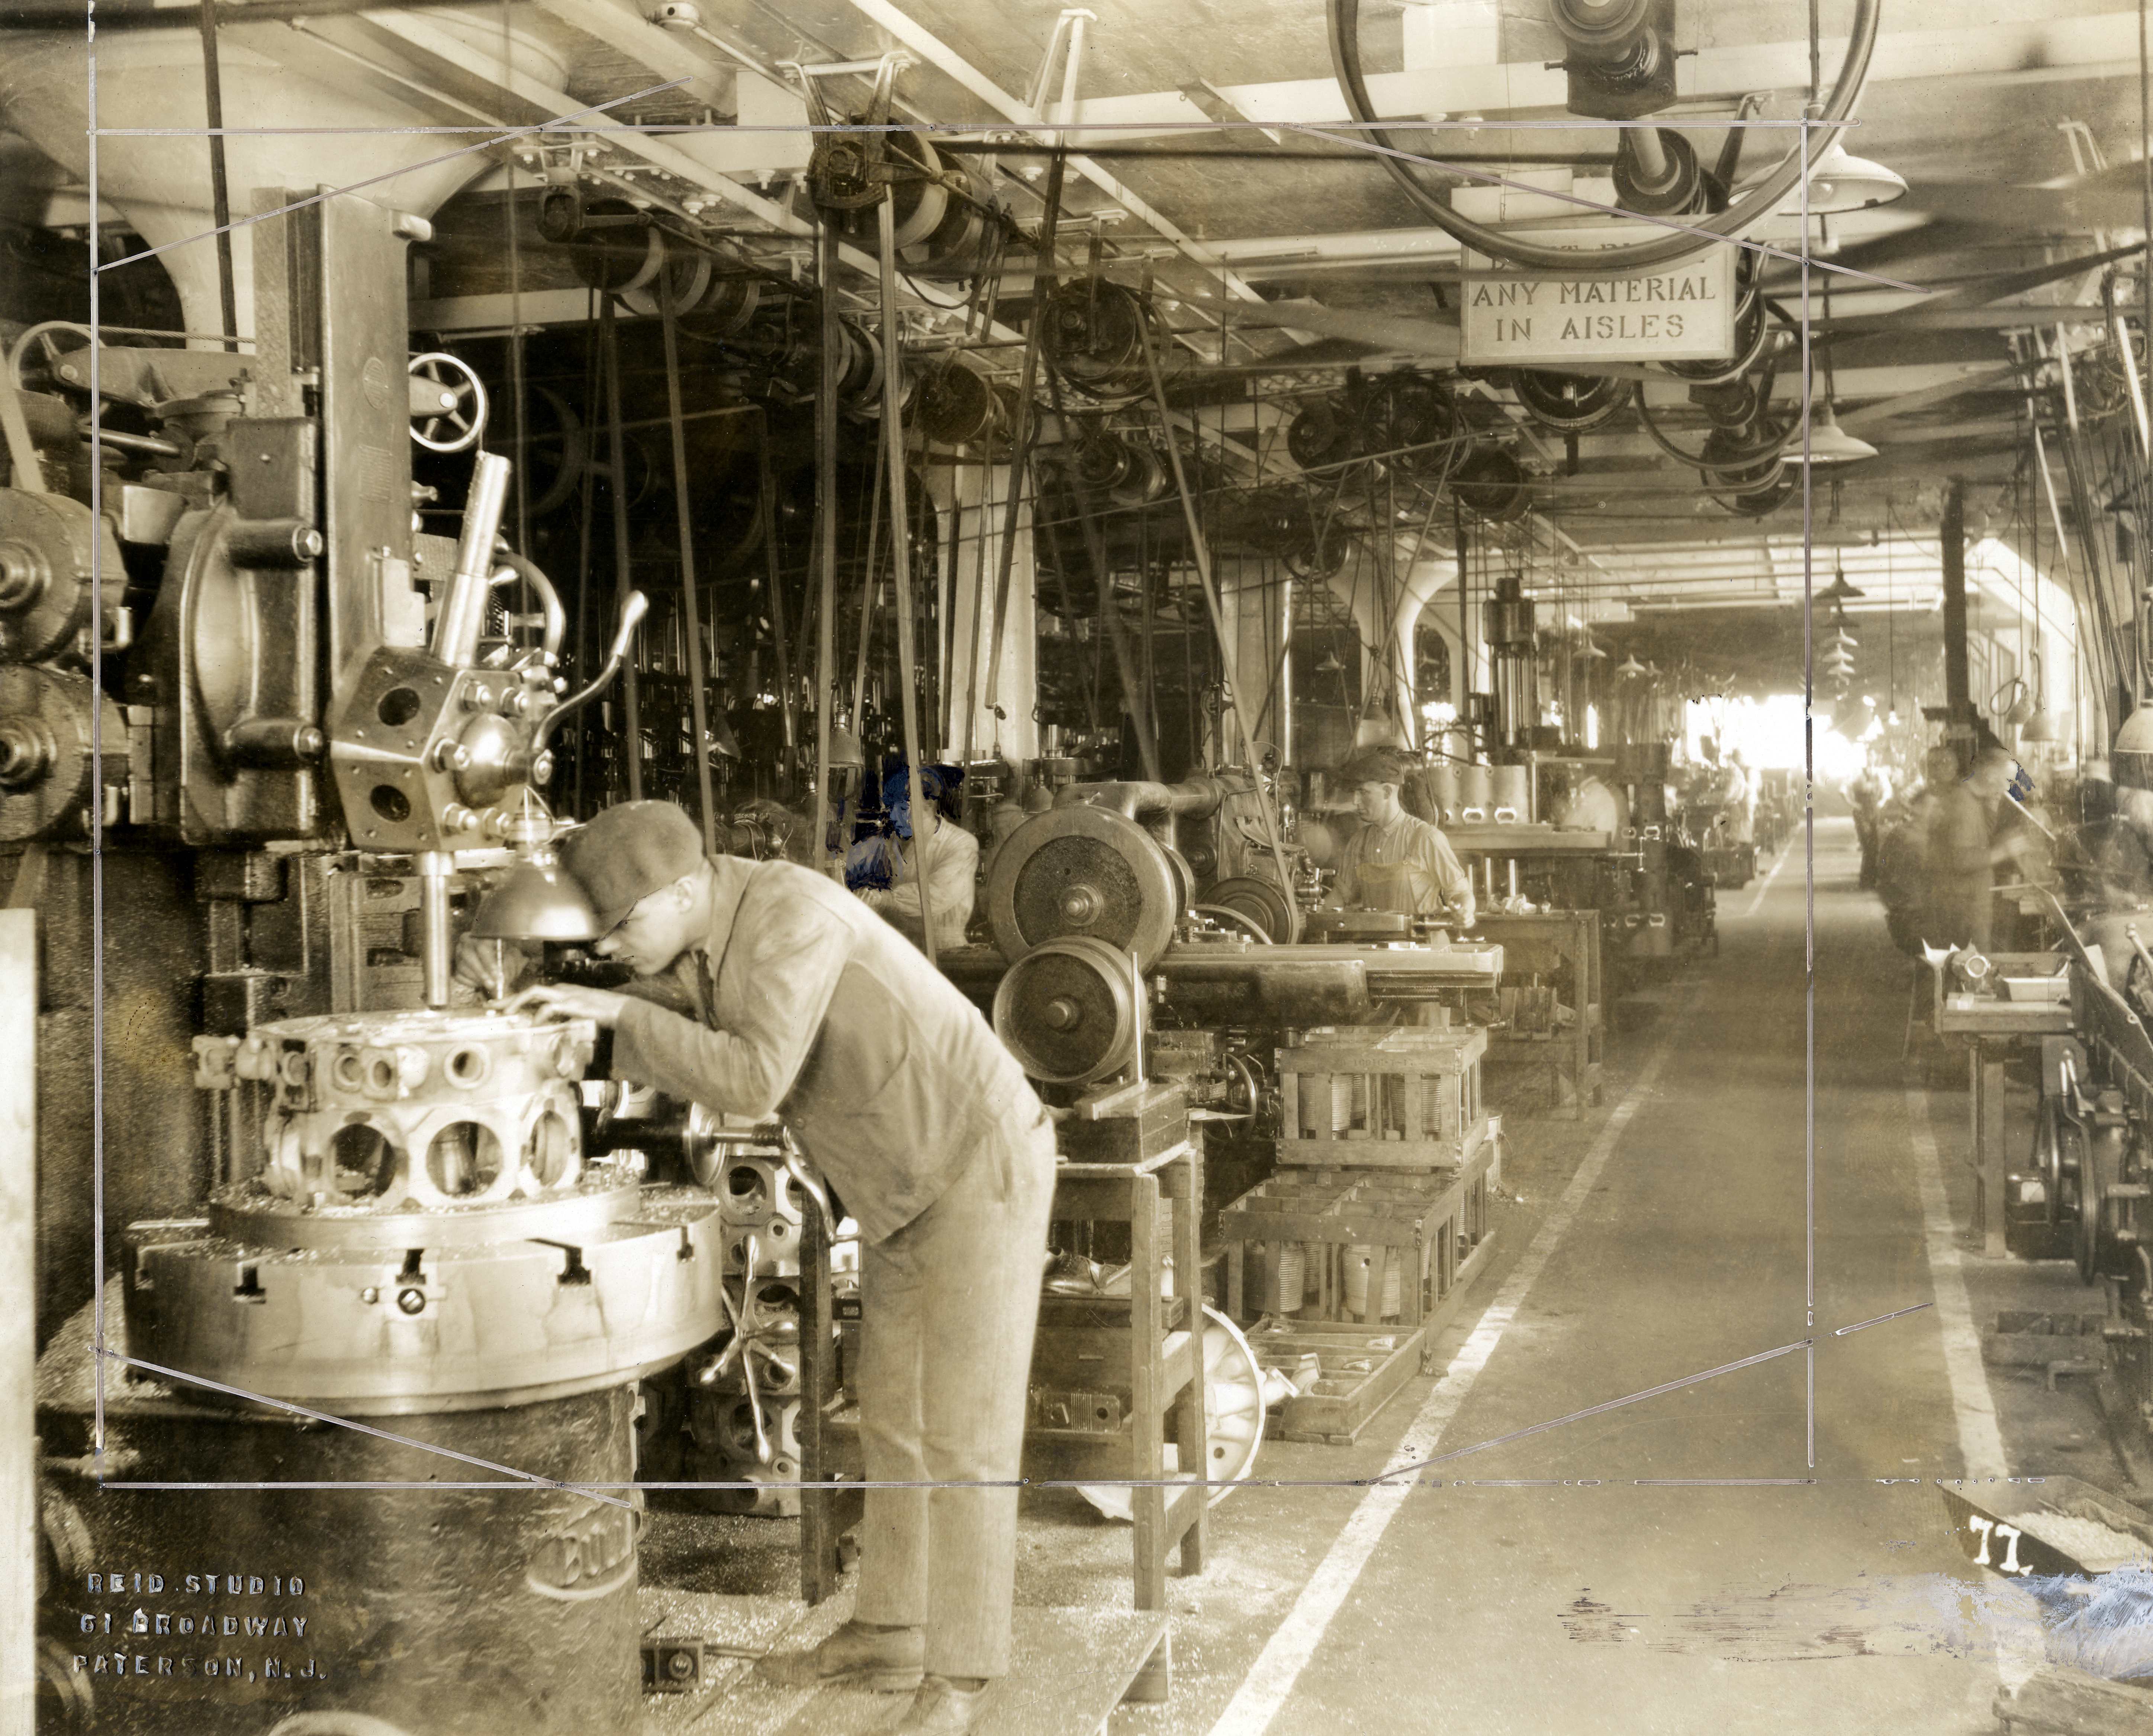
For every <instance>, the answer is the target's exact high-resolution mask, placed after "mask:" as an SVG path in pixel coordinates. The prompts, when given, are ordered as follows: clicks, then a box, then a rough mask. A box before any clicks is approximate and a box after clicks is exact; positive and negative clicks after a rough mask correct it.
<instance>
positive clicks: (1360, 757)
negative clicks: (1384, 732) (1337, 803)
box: [1331, 747, 1412, 789]
mask: <svg viewBox="0 0 2153 1736" xmlns="http://www.w3.org/2000/svg"><path fill="white" fill-rule="evenodd" d="M1411 765H1412V761H1410V760H1408V759H1407V757H1406V756H1405V755H1403V754H1402V753H1400V752H1399V751H1397V749H1396V748H1395V747H1372V748H1369V749H1367V751H1364V752H1362V753H1356V754H1355V755H1354V756H1352V757H1351V759H1349V760H1346V761H1344V762H1342V763H1341V765H1340V766H1339V767H1338V769H1337V770H1336V771H1334V772H1332V773H1331V779H1332V781H1334V782H1336V783H1337V784H1339V785H1341V786H1342V787H1346V788H1348V789H1351V788H1356V787H1358V786H1360V785H1362V784H1402V783H1403V782H1404V781H1406V772H1407V769H1408V768H1409V767H1410V766H1411Z"/></svg>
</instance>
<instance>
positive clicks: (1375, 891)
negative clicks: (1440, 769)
mask: <svg viewBox="0 0 2153 1736" xmlns="http://www.w3.org/2000/svg"><path fill="white" fill-rule="evenodd" d="M1406 768H1407V759H1406V756H1404V755H1403V754H1402V753H1400V752H1399V751H1397V749H1396V748H1383V747H1377V748H1370V749H1369V750H1367V751H1366V752H1364V753H1359V754H1356V755H1355V756H1353V757H1352V758H1351V759H1350V760H1348V761H1346V763H1345V764H1344V765H1342V766H1340V767H1339V768H1338V770H1337V771H1336V772H1335V773H1333V774H1332V776H1331V782H1332V783H1333V784H1334V785H1337V786H1342V787H1346V788H1347V789H1350V790H1351V792H1352V794H1353V812H1355V813H1356V815H1357V816H1358V817H1359V818H1360V822H1361V823H1360V824H1359V825H1358V826H1356V827H1355V828H1354V829H1353V832H1352V833H1351V835H1350V836H1349V837H1347V838H1346V843H1345V845H1344V846H1343V848H1341V850H1340V851H1339V853H1338V878H1337V879H1336V882H1334V883H1333V884H1332V887H1331V902H1332V903H1333V904H1343V905H1346V906H1348V907H1351V908H1357V909H1364V910H1397V911H1402V912H1403V913H1404V914H1407V915H1408V916H1439V917H1441V918H1442V919H1443V920H1444V921H1446V922H1448V923H1453V924H1456V925H1457V926H1458V927H1459V928H1470V927H1471V926H1472V925H1473V909H1474V906H1473V881H1472V878H1471V877H1470V876H1468V874H1467V873H1466V872H1465V869H1464V868H1463V866H1462V865H1461V864H1460V863H1459V862H1458V853H1457V852H1456V851H1454V850H1453V849H1452V848H1450V842H1449V840H1448V839H1447V838H1446V837H1443V834H1442V832H1439V831H1438V830H1437V829H1436V828H1435V827H1433V826H1431V825H1429V824H1428V822H1427V821H1425V820H1417V819H1415V818H1414V817H1412V815H1411V814H1409V813H1407V812H1406V811H1405V810H1404V808H1403V807H1401V806H1400V805H1399V802H1398V790H1399V787H1400V786H1401V785H1402V784H1403V782H1404V781H1405V776H1406Z"/></svg>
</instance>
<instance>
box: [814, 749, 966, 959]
mask: <svg viewBox="0 0 2153 1736" xmlns="http://www.w3.org/2000/svg"><path fill="white" fill-rule="evenodd" d="M962 776H964V773H963V772H962V771H959V769H958V768H957V767H955V766H925V767H923V768H922V769H921V771H920V773H919V793H920V795H921V796H922V797H924V800H925V802H926V804H927V806H926V812H924V813H922V814H920V815H919V816H918V817H914V814H913V812H912V785H911V779H910V776H909V773H908V772H907V771H906V768H905V767H904V766H903V765H901V764H900V765H899V766H898V767H897V769H896V770H895V771H892V772H890V773H889V774H888V776H886V777H884V778H883V781H882V799H883V807H885V808H886V809H887V810H888V814H889V818H888V822H887V824H886V825H885V827H884V828H883V831H882V832H880V833H879V834H878V835H877V836H875V837H867V838H862V839H861V840H860V841H859V842H858V843H856V844H854V845H853V848H852V849H851V851H850V852H849V853H847V856H846V858H845V884H846V885H847V886H848V887H849V888H852V890H853V891H854V892H856V893H858V894H859V896H860V899H861V901H862V902H863V904H866V905H867V907H868V909H870V910H873V911H876V912H878V913H879V914H881V916H882V917H883V919H884V920H885V921H887V922H888V924H890V925H891V926H892V927H893V928H895V929H898V932H899V933H901V934H903V935H904V937H905V938H906V939H909V941H911V942H912V944H914V946H918V945H920V944H922V943H921V935H922V934H923V932H924V929H925V928H926V922H925V919H924V917H923V915H922V914H921V908H920V907H921V902H922V899H923V897H924V900H925V904H926V907H927V908H928V909H931V910H932V911H933V912H934V947H935V950H936V951H937V952H938V953H939V952H941V951H943V950H944V949H947V948H949V947H953V946H962V945H963V944H965V928H966V927H967V926H968V925H969V924H970V922H971V920H972V904H973V901H974V900H975V899H976V898H977V897H978V895H979V884H980V841H979V840H978V839H977V838H975V837H973V836H972V834H971V833H970V832H967V831H965V828H964V827H961V826H954V825H945V824H944V820H945V819H949V820H954V819H955V817H956V811H955V810H956V800H955V792H956V788H957V782H958V780H959V778H961V777H962ZM908 846H909V848H907V847H908ZM923 855H924V858H925V861H926V863H927V878H926V883H925V890H924V893H923V892H922V889H921V882H920V877H919V867H918V863H919V861H920V859H921V858H922V857H923Z"/></svg>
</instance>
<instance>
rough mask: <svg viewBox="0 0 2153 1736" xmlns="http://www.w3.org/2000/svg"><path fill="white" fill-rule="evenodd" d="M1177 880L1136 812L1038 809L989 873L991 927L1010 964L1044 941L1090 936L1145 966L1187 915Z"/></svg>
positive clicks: (1014, 834) (1154, 959)
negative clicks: (1136, 818) (1135, 817)
mask: <svg viewBox="0 0 2153 1736" xmlns="http://www.w3.org/2000/svg"><path fill="white" fill-rule="evenodd" d="M1180 886H1181V882H1180V879H1179V878H1178V876H1177V875H1176V873H1175V872H1174V869H1173V866H1172V864H1171V863H1168V860H1167V858H1166V853H1165V852H1164V851H1163V850H1162V849H1161V848H1159V846H1158V843H1156V842H1155V841H1154V840H1153V837H1152V836H1151V834H1150V833H1149V832H1146V831H1145V830H1144V829H1143V827H1141V826H1139V825H1138V824H1137V822H1135V821H1133V820H1131V819H1128V818H1127V817H1124V816H1123V815H1121V814H1117V813H1116V812H1113V811H1112V810H1111V809H1109V808H1103V807H1087V806H1082V805H1079V806H1077V807H1056V808H1050V809H1048V810H1047V812H1045V813H1043V814H1035V815H1034V816H1033V817H1031V819H1029V820H1027V821H1026V822H1024V824H1023V825H1021V826H1020V827H1017V829H1016V830H1015V832H1011V833H1010V836H1009V841H1008V842H1007V843H1005V844H1004V845H1003V846H1002V847H1001V848H1000V851H998V852H997V853H995V863H994V868H993V869H992V870H991V871H990V873H989V874H988V876H987V926H988V929H989V931H990V933H991V934H993V936H994V940H995V946H996V947H997V948H999V949H1000V952H1001V955H1002V956H1003V957H1004V958H1005V959H1007V960H1010V962H1011V963H1012V964H1014V963H1015V961H1016V960H1019V959H1021V958H1022V957H1023V956H1024V955H1026V954H1027V953H1029V952H1030V951H1031V949H1033V948H1034V947H1036V946H1037V945H1038V944H1040V943H1041V941H1042V940H1054V939H1061V938H1063V937H1065V936H1071V935H1087V936H1089V937H1090V938H1092V939H1096V940H1102V941H1104V942H1105V943H1106V944H1107V945H1108V946H1110V947H1112V949H1114V950H1115V951H1116V952H1117V953H1126V952H1130V951H1133V952H1134V953H1135V954H1136V955H1137V961H1138V964H1139V965H1141V966H1142V967H1143V969H1144V970H1150V969H1151V967H1152V966H1153V965H1155V964H1157V963H1158V957H1159V955H1160V954H1161V953H1163V952H1164V951H1165V950H1166V944H1167V942H1168V940H1170V939H1173V925H1174V923H1175V922H1176V921H1177V920H1178V919H1179V917H1180V914H1181V892H1180Z"/></svg>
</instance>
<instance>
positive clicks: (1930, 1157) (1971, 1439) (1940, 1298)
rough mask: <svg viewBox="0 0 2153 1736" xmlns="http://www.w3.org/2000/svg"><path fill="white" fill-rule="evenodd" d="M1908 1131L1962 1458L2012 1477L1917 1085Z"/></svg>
mask: <svg viewBox="0 0 2153 1736" xmlns="http://www.w3.org/2000/svg"><path fill="white" fill-rule="evenodd" d="M1906 1130H1907V1133H1908V1136H1909V1138H1910V1139H1911V1142H1912V1144H1913V1148H1914V1177H1915V1179H1916V1182H1917V1183H1918V1184H1919V1185H1920V1188H1921V1235H1922V1240H1923V1241H1924V1242H1925V1243H1926V1244H1927V1250H1928V1256H1929V1277H1930V1280H1931V1282H1932V1284H1933V1285H1934V1286H1935V1289H1936V1293H1937V1330H1938V1331H1940V1332H1941V1333H1942V1337H1943V1347H1944V1372H1945V1374H1946V1376H1947V1377H1948V1378H1949V1380H1950V1382H1951V1393H1952V1411H1953V1412H1954V1413H1956V1414H1957V1418H1958V1450H1959V1456H1960V1458H1961V1459H1963V1460H1964V1461H1965V1463H1966V1474H1967V1476H1969V1477H2003V1476H2008V1475H2009V1474H2010V1472H2009V1469H2008V1466H2007V1465H2006V1464H2005V1462H2004V1458H2003V1432H2002V1431H2001V1430H2000V1429H1999V1428H1998V1427H1997V1423H1996V1400H1995V1398H1994V1397H1993V1396H1992V1395H1991V1393H1990V1392H1989V1390H1988V1370H1987V1369H1985V1368H1984V1367H1982V1361H1981V1335H1980V1333H1978V1332H1977V1331H1975V1330H1974V1325H1973V1305H1972V1302H1970V1301H1968V1300H1967V1294H1966V1275H1965V1272H1964V1270H1963V1269H1962V1264H1961V1260H1960V1256H1959V1249H1958V1236H1957V1230H1956V1229H1954V1228H1953V1226H1952V1214H1951V1201H1950V1199H1949V1198H1948V1197H1947V1195H1946V1194H1945V1193H1944V1175H1943V1168H1942V1164H1941V1163H1939V1162H1938V1160H1937V1136H1936V1131H1935V1129H1934V1128H1932V1127H1931V1126H1930V1125H1929V1094H1928V1092H1927V1091H1925V1090H1923V1089H1922V1088H1921V1087H1920V1086H1918V1085H1909V1086H1907V1087H1906ZM1999 1209H2000V1208H1999Z"/></svg>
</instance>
